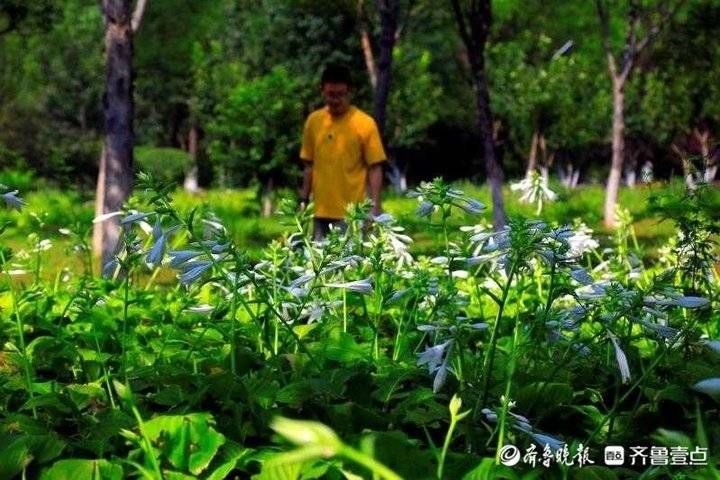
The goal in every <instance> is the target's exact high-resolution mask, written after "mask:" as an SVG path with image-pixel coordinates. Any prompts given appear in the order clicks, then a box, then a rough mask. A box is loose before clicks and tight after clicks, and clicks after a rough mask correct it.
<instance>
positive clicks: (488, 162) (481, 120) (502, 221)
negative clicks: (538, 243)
mask: <svg viewBox="0 0 720 480" xmlns="http://www.w3.org/2000/svg"><path fill="white" fill-rule="evenodd" d="M473 64H474V65H473V70H475V71H474V72H473V79H474V81H475V94H476V100H477V109H478V128H479V130H480V138H481V141H482V146H483V155H484V157H485V170H486V171H487V178H488V183H489V184H490V191H491V194H492V203H493V212H492V215H493V226H494V227H495V229H496V230H498V229H500V228H502V227H504V226H505V225H506V223H507V220H506V218H505V202H504V200H503V195H502V184H503V171H502V166H501V165H500V163H499V161H498V158H497V155H496V154H495V140H494V139H493V128H492V113H491V111H490V94H489V92H488V85H487V78H486V76H485V62H484V59H483V58H480V60H479V61H478V59H476V61H475V62H473Z"/></svg>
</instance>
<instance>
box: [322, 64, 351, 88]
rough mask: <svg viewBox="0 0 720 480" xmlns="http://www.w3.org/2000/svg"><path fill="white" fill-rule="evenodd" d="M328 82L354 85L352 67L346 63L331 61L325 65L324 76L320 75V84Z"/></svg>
mask: <svg viewBox="0 0 720 480" xmlns="http://www.w3.org/2000/svg"><path fill="white" fill-rule="evenodd" d="M326 83H344V84H345V85H347V86H348V87H352V76H351V75H350V69H349V68H347V67H346V66H345V65H340V64H337V63H329V64H327V65H326V66H325V70H323V73H322V76H321V77H320V86H323V85H325V84H326Z"/></svg>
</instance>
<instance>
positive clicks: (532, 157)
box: [525, 129, 539, 177]
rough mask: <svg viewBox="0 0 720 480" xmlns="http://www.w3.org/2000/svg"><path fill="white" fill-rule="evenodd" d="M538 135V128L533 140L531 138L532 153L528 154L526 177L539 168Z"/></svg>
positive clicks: (534, 132)
mask: <svg viewBox="0 0 720 480" xmlns="http://www.w3.org/2000/svg"><path fill="white" fill-rule="evenodd" d="M538 137H539V133H538V131H537V129H536V130H535V131H533V134H532V140H530V154H529V155H528V164H527V171H526V172H525V176H526V177H529V176H530V173H531V172H532V171H533V170H535V169H536V168H537V150H538Z"/></svg>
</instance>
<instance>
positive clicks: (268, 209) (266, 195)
mask: <svg viewBox="0 0 720 480" xmlns="http://www.w3.org/2000/svg"><path fill="white" fill-rule="evenodd" d="M274 196H275V183H274V182H273V179H272V177H271V178H268V180H267V182H266V183H265V188H264V189H263V194H262V209H261V214H262V216H263V218H270V217H271V216H272V213H273V203H274V202H273V200H274Z"/></svg>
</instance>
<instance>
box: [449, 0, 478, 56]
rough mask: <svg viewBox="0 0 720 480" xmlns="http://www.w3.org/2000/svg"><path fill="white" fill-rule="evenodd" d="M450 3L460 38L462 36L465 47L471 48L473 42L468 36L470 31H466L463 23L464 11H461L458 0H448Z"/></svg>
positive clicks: (465, 25)
mask: <svg viewBox="0 0 720 480" xmlns="http://www.w3.org/2000/svg"><path fill="white" fill-rule="evenodd" d="M450 4H451V5H452V9H453V13H454V14H455V23H456V24H457V27H458V31H459V32H460V38H462V41H463V43H464V44H465V48H467V49H468V50H471V49H472V48H473V42H472V39H471V38H470V32H469V31H468V28H467V24H466V23H465V13H464V12H463V11H462V7H461V6H460V2H459V1H458V0H450Z"/></svg>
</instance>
